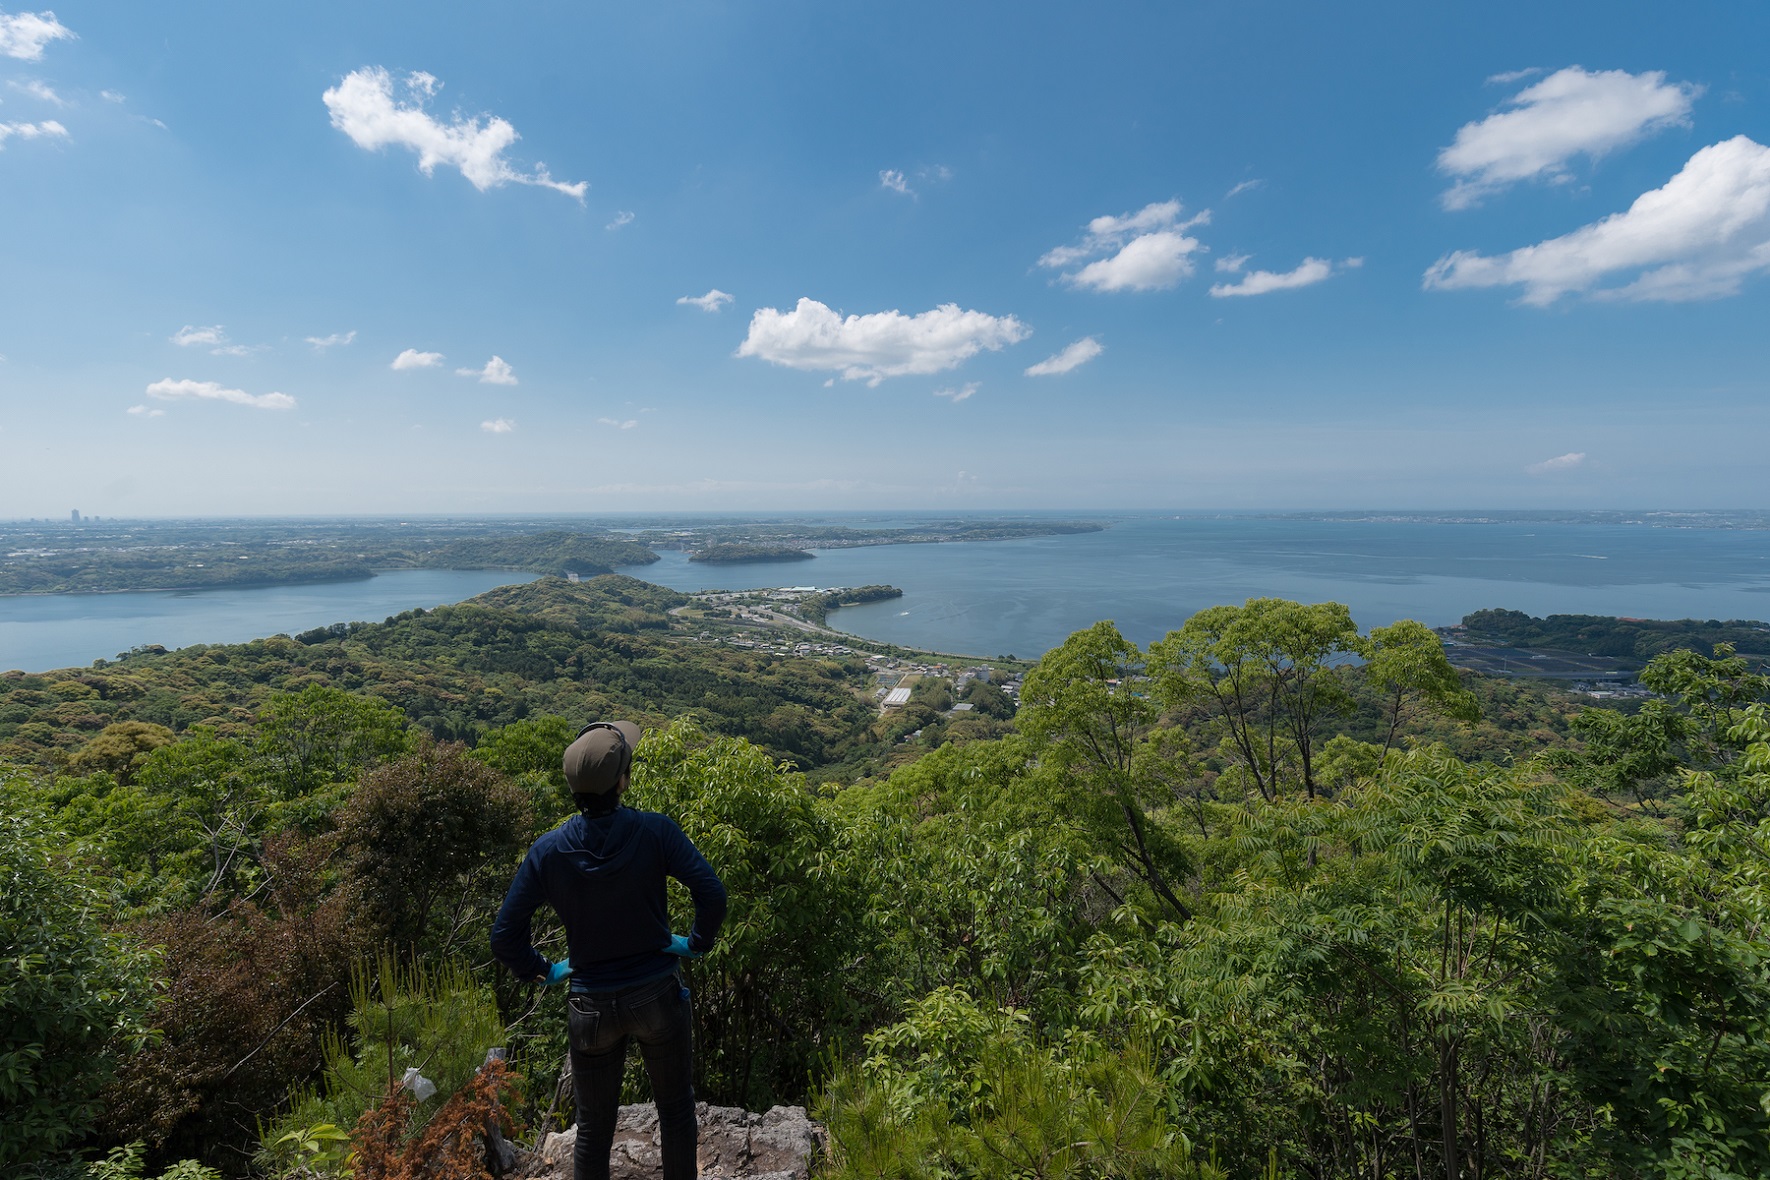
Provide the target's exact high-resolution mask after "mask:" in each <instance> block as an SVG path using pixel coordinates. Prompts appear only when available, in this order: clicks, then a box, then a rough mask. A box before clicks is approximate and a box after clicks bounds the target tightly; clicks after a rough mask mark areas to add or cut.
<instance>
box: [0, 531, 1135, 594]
mask: <svg viewBox="0 0 1770 1180" xmlns="http://www.w3.org/2000/svg"><path fill="white" fill-rule="evenodd" d="M641 520H644V521H648V522H651V523H650V527H640V526H639V525H637V524H634V523H628V522H622V521H610V522H605V523H599V524H596V525H594V526H591V525H587V524H586V523H585V522H584V521H583V520H582V519H580V518H566V519H563V520H549V519H545V518H543V519H538V520H521V519H511V520H488V519H483V518H481V519H469V520H454V519H447V518H434V519H433V518H418V519H415V520H361V521H311V520H262V521H259V520H245V521H207V520H204V521H116V520H99V519H96V518H86V519H83V520H77V521H42V522H39V521H30V522H25V523H20V522H17V521H14V522H10V523H6V524H0V595H4V594H75V593H97V592H114V591H125V590H198V589H220V588H225V587H246V586H285V585H300V584H305V583H313V582H337V581H351V580H356V579H362V578H371V577H374V576H375V574H376V573H377V572H380V571H387V570H396V569H458V570H468V569H499V570H518V571H522V572H525V573H534V574H553V575H558V576H562V577H563V576H567V575H572V574H576V575H577V576H579V577H581V578H587V577H595V576H597V575H599V574H606V573H612V572H614V571H616V570H620V569H631V568H636V567H639V566H645V565H650V564H651V563H653V562H655V561H657V560H658V553H657V551H658V550H686V551H687V552H689V554H690V558H689V560H691V561H698V562H708V563H714V564H718V563H736V562H770V561H782V562H785V561H807V560H811V559H812V558H813V557H814V556H815V555H814V554H811V553H808V552H806V550H807V549H810V548H848V547H853V546H858V545H904V544H922V543H930V542H937V541H952V542H963V541H996V540H1008V539H1012V538H1017V537H1030V536H1048V535H1058V534H1065V533H1077V532H1094V531H1098V530H1099V529H1101V528H1103V527H1104V526H1102V525H1098V524H1089V523H1075V522H1065V521H1026V520H1007V521H992V520H988V519H984V520H976V519H971V520H958V521H927V522H920V523H917V524H914V525H879V526H850V525H827V524H823V523H819V522H815V521H803V520H799V521H793V522H769V521H756V522H742V523H738V522H728V521H720V522H699V521H695V520H692V519H691V520H687V521H683V522H679V523H678V525H676V526H675V527H670V528H659V527H656V525H655V521H652V518H641Z"/></svg>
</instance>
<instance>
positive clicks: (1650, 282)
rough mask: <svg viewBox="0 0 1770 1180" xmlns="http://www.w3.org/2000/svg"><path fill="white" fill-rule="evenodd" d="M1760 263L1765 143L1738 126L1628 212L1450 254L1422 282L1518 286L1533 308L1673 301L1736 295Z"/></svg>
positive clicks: (1767, 249)
mask: <svg viewBox="0 0 1770 1180" xmlns="http://www.w3.org/2000/svg"><path fill="white" fill-rule="evenodd" d="M1766 270H1770V148H1766V147H1764V146H1763V145H1762V144H1759V143H1756V142H1754V141H1752V140H1750V139H1748V138H1746V137H1745V136H1743V135H1739V136H1735V137H1734V138H1732V139H1729V140H1724V141H1723V142H1721V143H1717V144H1711V145H1710V146H1708V147H1705V148H1703V149H1701V150H1700V151H1698V152H1697V153H1696V154H1695V155H1693V156H1691V157H1690V159H1689V161H1688V162H1686V163H1685V165H1684V167H1683V168H1682V169H1680V170H1679V172H1678V174H1677V175H1676V176H1674V177H1672V178H1671V179H1670V180H1668V181H1666V183H1665V184H1664V185H1663V186H1661V187H1659V188H1656V189H1654V190H1652V191H1651V192H1646V193H1643V194H1641V195H1640V196H1639V197H1637V198H1635V202H1634V204H1632V205H1630V206H1629V207H1628V209H1627V210H1625V211H1624V212H1621V213H1612V214H1611V215H1610V216H1609V217H1606V218H1604V219H1603V220H1602V221H1597V222H1593V223H1592V224H1591V225H1587V226H1583V227H1582V228H1580V229H1576V230H1574V231H1573V232H1572V233H1570V234H1565V235H1563V236H1561V237H1559V238H1551V239H1549V240H1548V241H1546V242H1539V243H1537V244H1536V245H1534V246H1524V247H1522V248H1520V249H1517V250H1513V251H1512V252H1510V253H1509V254H1500V255H1495V256H1493V257H1488V256H1486V255H1483V254H1478V253H1476V252H1474V251H1472V250H1459V251H1457V252H1455V253H1453V254H1448V255H1446V256H1445V257H1443V258H1441V259H1439V260H1438V261H1437V262H1436V263H1434V264H1433V266H1432V268H1431V269H1430V270H1428V271H1427V272H1426V276H1425V281H1424V286H1425V287H1426V289H1427V290H1452V289H1456V288H1463V287H1502V286H1519V287H1522V288H1523V289H1524V293H1523V295H1522V296H1521V298H1522V301H1523V302H1525V303H1527V304H1532V305H1534V306H1538V307H1541V306H1544V305H1547V304H1550V303H1553V302H1555V301H1556V300H1557V299H1559V298H1561V296H1563V295H1569V294H1586V295H1590V296H1592V297H1593V298H1600V299H1632V300H1659V301H1665V302H1679V301H1684V300H1690V299H1711V298H1715V297H1718V296H1722V295H1732V294H1734V293H1735V292H1737V291H1738V290H1739V286H1740V283H1741V282H1742V281H1744V280H1745V279H1746V278H1747V277H1749V276H1751V275H1753V274H1756V273H1758V272H1761V271H1766ZM1616 280H1621V281H1620V283H1617V284H1616V285H1612V284H1613V282H1614V281H1616Z"/></svg>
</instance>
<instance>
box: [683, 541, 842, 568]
mask: <svg viewBox="0 0 1770 1180" xmlns="http://www.w3.org/2000/svg"><path fill="white" fill-rule="evenodd" d="M816 556H817V555H816V554H815V553H807V552H806V551H805V550H803V549H796V548H794V547H792V546H790V545H747V544H743V543H742V542H728V543H724V544H717V545H708V546H707V547H706V548H704V549H697V550H695V551H694V552H693V553H691V554H689V555H688V559H689V560H690V561H704V562H707V563H708V564H710V565H737V564H739V563H744V562H753V561H810V560H811V559H812V558H814V557H816Z"/></svg>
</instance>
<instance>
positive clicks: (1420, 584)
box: [633, 515, 1770, 657]
mask: <svg viewBox="0 0 1770 1180" xmlns="http://www.w3.org/2000/svg"><path fill="white" fill-rule="evenodd" d="M633 572H634V573H636V574H638V575H639V576H640V577H643V578H646V579H648V580H650V581H654V582H659V583H662V584H663V585H666V586H671V587H673V588H676V589H680V590H698V589H703V588H714V587H723V588H728V589H745V588H753V587H761V586H783V585H818V586H861V585H869V584H874V583H887V584H890V585H893V586H897V587H899V588H901V589H902V590H903V591H904V596H903V597H902V598H901V599H894V600H890V601H886V602H879V603H869V604H866V605H864V606H856V607H845V608H843V609H842V610H839V611H836V612H835V613H834V614H832V615H831V616H830V624H831V625H832V626H834V627H837V628H839V629H841V630H843V631H847V632H850V633H852V634H855V635H861V636H864V637H866V638H868V639H876V640H881V641H885V642H889V643H897V644H902V645H904V646H906V647H923V648H932V649H934V650H936V651H945V652H957V653H965V654H971V655H980V656H994V655H1001V654H1014V655H1019V656H1023V657H1026V656H1036V655H1038V654H1040V653H1042V652H1044V651H1045V650H1047V649H1049V648H1051V647H1053V646H1055V645H1056V644H1058V643H1061V642H1062V641H1063V639H1064V637H1065V636H1067V635H1068V634H1069V633H1070V632H1072V631H1075V630H1078V629H1079V628H1082V627H1086V626H1089V625H1090V624H1092V623H1094V622H1096V621H1097V620H1100V619H1112V620H1114V621H1115V622H1116V623H1117V624H1118V626H1119V628H1120V630H1122V631H1124V632H1125V634H1126V635H1127V636H1128V637H1129V638H1131V639H1133V640H1135V641H1137V642H1139V643H1147V642H1149V641H1150V640H1152V639H1156V638H1159V637H1160V636H1162V635H1164V634H1166V633H1167V632H1168V631H1169V630H1171V629H1172V628H1175V627H1178V626H1179V625H1180V624H1181V623H1183V622H1184V621H1185V620H1186V618H1187V616H1188V615H1190V614H1192V613H1193V612H1195V611H1197V610H1200V609H1202V608H1204V607H1207V606H1213V605H1216V604H1218V603H1239V602H1242V601H1244V600H1246V599H1248V598H1251V597H1256V596H1277V597H1281V598H1293V599H1298V600H1300V601H1305V602H1322V601H1330V600H1331V601H1336V602H1343V603H1345V604H1346V605H1347V606H1349V607H1350V608H1351V609H1352V616H1353V618H1354V619H1356V620H1357V621H1358V623H1359V625H1360V626H1361V627H1365V628H1369V627H1373V626H1383V625H1386V624H1388V623H1392V622H1394V621H1395V620H1396V619H1401V618H1413V619H1419V620H1420V621H1421V622H1424V623H1427V624H1430V625H1432V626H1438V625H1441V624H1446V623H1455V622H1457V621H1458V620H1460V619H1461V618H1462V617H1463V616H1464V615H1465V614H1468V613H1469V612H1471V611H1475V610H1480V609H1482V608H1484V607H1506V608H1510V609H1513V610H1522V611H1526V612H1528V613H1530V614H1533V615H1547V614H1600V615H1623V616H1630V617H1637V618H1669V619H1676V618H1702V619H1711V618H1718V619H1735V618H1740V619H1761V618H1764V617H1765V616H1766V615H1770V530H1764V529H1736V528H1681V527H1648V526H1645V525H1629V524H1596V523H1551V522H1543V521H1534V520H1498V521H1487V522H1472V521H1471V522H1454V523H1453V522H1447V521H1420V520H1409V521H1381V520H1371V521H1365V520H1357V521H1354V520H1336V519H1326V520H1323V519H1273V518H1255V517H1225V518H1200V517H1173V516H1153V515H1138V516H1125V517H1120V518H1116V519H1113V520H1112V527H1111V528H1109V529H1107V530H1106V531H1104V532H1098V533H1083V534H1077V535H1071V536H1056V537H1034V538H1029V539H1024V540H1012V541H987V542H975V543H965V544H952V543H948V544H934V545H880V546H870V547H865V548H856V549H832V550H824V551H821V552H820V553H819V554H818V556H817V558H816V559H815V560H813V561H802V562H794V563H790V564H775V563H769V564H758V565H718V566H709V565H702V564H691V563H689V562H688V561H687V560H686V557H685V555H683V554H680V553H667V554H665V555H664V560H663V561H661V562H659V563H658V564H656V565H652V566H648V567H646V568H645V569H644V570H635V571H633Z"/></svg>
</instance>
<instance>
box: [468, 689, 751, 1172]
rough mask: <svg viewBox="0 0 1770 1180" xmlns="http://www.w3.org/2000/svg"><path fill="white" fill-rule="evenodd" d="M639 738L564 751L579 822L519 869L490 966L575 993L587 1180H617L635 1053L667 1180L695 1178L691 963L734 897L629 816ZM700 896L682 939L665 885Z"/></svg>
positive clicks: (646, 822)
mask: <svg viewBox="0 0 1770 1180" xmlns="http://www.w3.org/2000/svg"><path fill="white" fill-rule="evenodd" d="M640 736H641V733H640V729H639V727H638V726H637V725H634V724H633V723H632V722H631V721H596V722H592V723H591V724H589V725H586V726H585V727H584V728H583V729H582V730H580V731H579V732H578V738H577V740H576V741H574V742H573V743H572V744H571V745H570V746H568V747H567V748H566V751H565V781H566V783H567V784H568V785H570V787H571V789H572V799H573V801H574V802H576V803H577V805H578V814H577V815H575V816H573V817H572V818H571V819H569V820H567V821H566V822H565V823H563V824H561V825H560V826H559V827H557V828H554V829H553V830H552V831H551V832H548V833H547V834H546V835H545V836H542V837H541V838H540V839H539V840H536V841H535V844H534V847H532V848H530V849H529V854H528V856H527V857H525V858H524V859H523V862H522V867H521V868H519V869H517V870H516V879H515V880H514V881H512V882H511V883H510V892H509V893H508V894H506V895H505V897H504V906H503V908H502V909H500V910H499V911H498V920H497V921H496V922H495V923H494V924H493V926H492V953H493V954H494V955H496V956H497V957H498V960H499V962H501V963H503V964H504V965H505V966H506V967H509V968H510V970H511V971H513V972H515V973H516V975H517V977H518V978H520V979H527V980H531V981H533V982H535V983H540V984H550V983H561V982H563V981H565V980H566V979H568V978H569V979H570V980H571V995H570V997H569V999H568V1001H567V1019H568V1021H569V1022H570V1032H571V1063H572V1087H573V1089H574V1090H575V1091H576V1093H577V1100H578V1112H577V1113H578V1142H577V1149H576V1151H575V1153H574V1154H573V1157H572V1164H573V1169H574V1171H575V1173H576V1178H577V1180H607V1177H608V1168H609V1149H610V1147H611V1145H612V1144H613V1142H614V1135H615V1113H616V1108H617V1106H618V1105H619V1103H620V1100H621V1075H622V1073H623V1072H624V1071H625V1068H626V1062H627V1042H628V1040H629V1039H632V1040H636V1041H638V1042H639V1052H640V1054H641V1055H642V1056H643V1057H644V1059H645V1071H646V1073H648V1074H650V1075H651V1090H652V1099H653V1101H655V1102H656V1103H657V1106H658V1128H659V1132H660V1137H661V1139H662V1141H663V1154H664V1180H691V1178H692V1177H693V1176H694V1175H695V1174H696V1171H697V1167H696V1161H695V1155H696V1149H697V1147H698V1140H699V1137H700V1128H699V1127H698V1126H697V1125H696V1123H695V1113H694V1087H693V1085H692V1082H691V1077H692V1073H693V1066H694V1048H693V1034H692V1023H691V1021H690V1019H689V1007H688V989H687V988H686V987H684V986H682V981H681V979H680V978H679V977H678V975H677V964H678V961H679V960H680V959H698V958H700V957H701V955H703V954H705V953H706V952H707V950H708V949H710V948H711V947H712V945H713V941H714V939H716V938H718V937H719V926H720V924H721V923H722V922H724V921H725V886H724V885H722V884H721V883H720V881H719V877H718V874H716V873H714V872H713V869H712V866H710V865H709V864H707V861H706V859H705V858H704V857H702V856H701V854H700V852H699V851H697V850H696V849H695V846H694V845H693V844H692V843H690V842H689V839H688V837H687V836H685V835H683V834H682V829H681V828H679V827H677V826H676V823H675V821H673V820H671V819H670V818H669V817H668V816H665V815H659V814H658V813H656V812H652V811H638V810H635V809H634V808H631V807H623V806H621V794H622V793H623V792H624V791H626V789H627V785H628V783H629V782H630V781H631V776H632V770H633V751H634V749H635V748H636V747H637V746H638V745H639V739H640ZM665 877H675V878H676V879H677V880H678V881H681V882H682V883H683V884H684V885H687V886H688V892H689V895H690V896H691V897H692V898H693V899H694V929H693V931H691V932H690V933H689V935H688V937H686V938H684V937H683V936H682V935H680V934H672V933H670V919H669V912H668V910H667V908H666V904H665V894H664V878H665ZM543 901H544V902H547V903H548V904H549V905H551V906H552V907H553V908H554V909H555V910H556V911H558V913H559V918H560V921H562V922H563V923H565V934H566V944H567V947H568V948H569V950H568V956H569V957H568V958H567V960H566V961H565V962H562V963H549V962H547V960H546V959H544V958H543V957H542V956H541V953H540V952H539V951H537V950H536V949H535V947H534V943H533V940H532V937H531V933H530V931H531V927H530V919H531V918H532V917H533V915H534V912H535V909H536V907H538V906H539V905H540V904H541V903H542V902H543Z"/></svg>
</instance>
